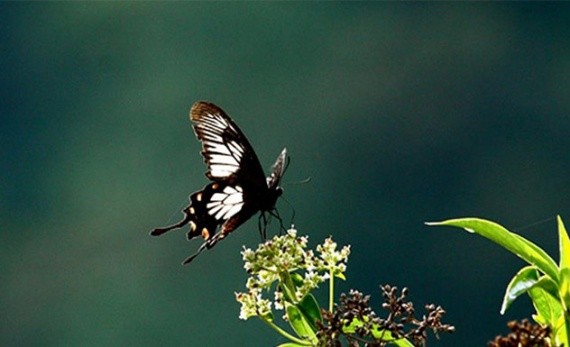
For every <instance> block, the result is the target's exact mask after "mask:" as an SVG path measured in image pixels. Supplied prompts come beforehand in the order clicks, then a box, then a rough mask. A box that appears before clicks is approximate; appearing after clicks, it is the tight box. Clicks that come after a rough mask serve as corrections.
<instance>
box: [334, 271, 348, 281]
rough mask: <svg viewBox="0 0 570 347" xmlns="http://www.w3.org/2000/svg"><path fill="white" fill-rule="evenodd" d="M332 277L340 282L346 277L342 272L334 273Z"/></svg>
mask: <svg viewBox="0 0 570 347" xmlns="http://www.w3.org/2000/svg"><path fill="white" fill-rule="evenodd" d="M334 277H336V278H340V279H341V280H343V281H346V277H345V276H344V274H343V273H342V272H339V273H336V274H335V275H334Z"/></svg>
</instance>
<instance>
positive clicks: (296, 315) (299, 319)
mask: <svg viewBox="0 0 570 347" xmlns="http://www.w3.org/2000/svg"><path fill="white" fill-rule="evenodd" d="M285 309H286V312H287V319H288V320H289V324H290V325H291V328H293V330H294V331H295V333H297V336H299V337H301V338H305V339H306V338H309V339H315V338H316V334H315V331H314V330H313V329H312V328H311V325H310V324H309V322H307V320H306V319H305V318H304V317H303V314H302V313H301V311H299V309H298V308H297V307H296V306H295V305H291V304H286V308H285Z"/></svg>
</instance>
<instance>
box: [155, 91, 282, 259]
mask: <svg viewBox="0 0 570 347" xmlns="http://www.w3.org/2000/svg"><path fill="white" fill-rule="evenodd" d="M190 120H191V121H192V123H193V128H194V132H195V134H196V137H197V138H198V140H200V142H201V143H202V152H201V153H202V156H203V157H204V161H205V163H206V165H207V166H208V171H206V177H208V179H209V180H210V181H211V182H210V183H209V184H208V185H206V186H205V187H204V188H203V189H202V190H200V191H197V192H195V193H193V194H192V195H191V196H190V205H189V206H188V207H186V208H185V209H184V210H183V211H182V212H183V213H184V218H183V219H182V220H181V221H180V222H178V223H176V224H174V225H171V226H168V227H164V228H156V229H154V230H152V231H151V232H150V234H151V235H153V236H158V235H162V234H164V233H165V232H167V231H169V230H173V229H178V228H181V227H183V226H185V225H187V224H189V225H190V231H189V232H188V234H187V238H188V240H191V239H193V238H196V237H198V236H201V237H202V238H203V239H204V240H205V241H204V243H203V244H202V245H201V246H200V248H198V251H197V252H196V253H195V254H193V255H192V256H190V257H188V258H186V260H184V261H183V262H182V264H188V263H190V262H191V261H192V260H193V259H194V258H195V257H196V256H198V254H200V253H201V252H202V251H203V250H205V249H210V248H212V247H214V246H215V245H216V243H218V242H219V241H220V240H222V239H224V238H225V237H226V236H227V235H228V234H229V233H231V232H232V231H234V230H235V229H237V228H238V227H239V226H240V225H241V224H243V223H244V222H245V221H247V220H248V219H250V218H251V217H252V216H253V215H255V214H256V213H257V212H261V214H260V217H259V218H260V219H259V225H260V231H261V224H262V223H265V225H267V216H266V213H268V214H269V215H270V216H271V215H272V216H277V217H278V214H277V213H276V209H275V204H276V202H277V198H279V196H281V194H282V193H283V189H282V188H281V187H280V186H279V183H280V181H281V177H283V174H284V173H285V169H286V167H287V163H288V161H287V158H288V157H287V149H286V148H283V150H282V151H281V153H280V154H279V156H278V157H277V160H276V161H275V164H274V165H273V167H272V169H271V174H270V175H269V176H268V177H265V174H264V173H263V169H262V167H261V164H260V162H259V159H258V158H257V155H256V154H255V152H254V150H253V148H252V147H251V145H250V144H249V141H248V140H247V138H246V137H245V135H244V134H243V133H242V132H241V130H240V129H239V128H238V126H237V125H236V124H235V123H234V121H233V120H232V119H231V118H230V117H229V116H228V115H227V114H226V113H225V112H224V111H223V110H222V109H221V108H219V107H218V106H216V105H214V104H212V103H208V102H204V101H199V102H196V103H195V104H194V105H192V108H191V110H190ZM218 228H219V230H218ZM264 228H265V226H264ZM217 230H218V231H217ZM262 235H263V236H265V230H263V232H262Z"/></svg>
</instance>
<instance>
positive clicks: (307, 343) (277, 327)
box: [259, 316, 312, 346]
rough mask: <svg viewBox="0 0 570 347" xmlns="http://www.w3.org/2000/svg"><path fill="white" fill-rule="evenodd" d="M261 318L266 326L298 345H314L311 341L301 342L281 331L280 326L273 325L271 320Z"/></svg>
mask: <svg viewBox="0 0 570 347" xmlns="http://www.w3.org/2000/svg"><path fill="white" fill-rule="evenodd" d="M259 318H261V320H262V321H264V322H265V324H267V325H269V326H270V327H271V328H273V330H275V331H277V332H278V333H279V334H281V335H283V336H284V337H286V338H288V339H289V340H291V341H293V342H295V343H297V344H300V345H303V346H312V344H311V343H310V342H309V341H305V340H301V339H299V338H297V337H295V336H293V335H291V334H289V333H288V332H286V331H285V330H283V329H281V328H280V327H279V326H277V325H276V324H275V323H273V322H272V321H270V320H269V319H267V318H265V317H263V316H259Z"/></svg>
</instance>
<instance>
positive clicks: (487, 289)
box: [0, 2, 570, 346]
mask: <svg viewBox="0 0 570 347" xmlns="http://www.w3.org/2000/svg"><path fill="white" fill-rule="evenodd" d="M0 23H2V24H1V28H2V30H1V31H0V45H1V48H2V53H1V56H0V59H1V60H0V70H1V72H2V73H1V84H2V88H1V93H2V94H1V95H2V97H1V105H2V108H1V113H2V123H3V124H2V126H1V128H0V129H1V134H0V143H1V148H2V155H1V156H0V172H1V173H0V175H1V181H0V228H1V233H0V247H1V252H0V261H1V281H0V310H1V312H2V317H1V318H0V319H1V320H2V323H1V325H0V329H1V330H0V345H2V346H16V345H17V346H25V345H45V346H79V345H81V346H126V345H138V346H146V345H148V346H156V345H180V346H183V345H184V346H274V345H277V344H278V343H280V342H283V340H282V339H281V338H279V336H277V335H275V334H273V332H272V331H270V330H269V329H268V328H267V327H266V326H264V325H263V324H262V323H260V322H258V321H256V320H251V321H248V322H243V321H240V320H238V313H239V305H238V304H237V303H236V302H235V300H234V292H235V291H240V290H243V288H244V282H245V279H246V275H245V272H244V271H243V269H242V262H241V257H240V254H239V251H240V250H241V247H242V245H247V246H249V247H254V246H255V245H256V244H257V243H258V242H259V234H258V232H257V220H256V219H255V218H254V219H252V220H251V221H250V222H248V223H247V224H245V225H244V226H242V227H241V228H240V229H239V230H238V232H236V233H234V234H232V235H231V237H229V238H228V239H226V240H224V242H223V243H220V244H219V245H218V246H217V247H216V248H214V249H213V250H211V251H209V252H206V253H205V254H203V255H202V256H201V257H199V258H198V259H197V260H196V261H195V262H194V263H193V264H192V265H191V266H189V267H182V266H180V262H181V261H182V260H183V259H184V258H185V257H186V256H188V255H190V254H191V253H192V252H193V251H194V250H195V249H196V247H198V245H199V244H200V241H194V242H187V241H186V240H185V235H184V234H185V231H184V232H183V231H178V232H172V233H170V234H167V235H165V236H163V237H161V238H151V237H150V236H148V231H149V230H150V229H152V228H154V227H158V226H164V225H167V224H168V223H169V222H174V221H177V220H178V219H179V218H180V217H181V215H180V213H179V211H180V209H181V208H182V207H183V206H184V204H185V202H186V201H187V197H188V195H189V194H190V193H192V192H193V191H195V190H198V189H200V188H201V187H202V186H203V185H205V184H206V183H207V180H206V178H205V177H204V175H203V173H204V171H205V166H204V164H203V162H202V158H201V157H200V155H199V149H200V144H199V143H198V141H197V140H196V139H195V137H194V134H193V132H192V129H191V126H190V122H189V121H188V110H189V108H190V106H191V105H192V103H193V102H195V101H197V100H208V101H211V102H214V103H216V104H218V105H219V106H221V107H222V108H223V109H225V110H226V112H228V113H229V114H230V115H231V116H232V117H233V118H234V119H235V120H236V122H237V123H238V124H239V125H240V127H241V128H242V130H243V131H244V132H245V133H246V135H247V136H248V137H249V139H250V142H251V143H252V144H253V146H254V147H255V149H256V151H257V153H258V156H259V157H260V160H261V161H262V163H263V165H264V167H265V168H266V169H269V167H270V166H271V164H272V163H273V161H274V159H275V157H276V156H277V154H278V153H279V151H280V150H281V148H282V147H283V146H287V148H288V150H289V153H290V155H291V158H292V163H291V165H290V167H289V170H288V171H287V174H286V176H285V178H284V181H285V197H286V198H287V200H288V201H290V202H291V204H292V205H293V206H294V208H295V210H296V218H295V224H296V226H297V228H298V229H299V232H300V233H303V234H308V235H310V240H311V242H312V243H311V244H312V245H314V244H316V243H317V242H322V240H323V239H324V238H325V237H326V236H328V235H333V237H334V239H335V240H336V241H338V242H339V244H351V245H352V251H353V254H352V255H351V258H350V260H349V266H348V273H347V276H348V281H347V282H346V283H343V284H342V285H341V288H340V289H341V290H344V291H347V290H348V289H349V288H357V289H359V290H361V291H363V292H365V293H370V294H373V296H374V298H375V299H373V304H375V305H379V304H380V301H379V299H380V298H379V291H378V285H379V284H383V283H390V284H393V285H397V286H400V287H403V286H407V287H409V288H410V291H411V296H410V297H411V299H412V300H414V302H415V304H416V306H417V307H418V308H419V307H421V306H423V304H425V303H429V302H435V303H437V304H440V305H442V306H443V307H444V308H446V309H447V311H448V314H447V316H446V318H445V322H450V323H453V324H455V326H456V328H457V332H456V333H455V334H453V335H449V336H448V335H445V336H443V338H442V339H441V340H440V341H439V342H438V341H434V340H433V339H432V341H431V342H432V343H430V345H434V346H458V345H462V346H484V345H485V344H486V342H487V341H488V340H490V339H492V338H493V337H494V336H495V335H496V334H499V333H503V332H505V331H506V326H505V323H506V322H507V321H508V320H510V319H514V318H518V319H520V318H523V317H530V314H531V312H532V307H531V305H530V304H529V302H528V300H527V299H526V298H523V299H522V300H520V301H517V302H515V304H514V306H513V308H512V310H511V311H509V312H508V313H507V315H506V316H500V315H499V308H500V303H501V300H502V296H503V290H504V287H505V285H506V284H507V282H508V281H509V279H510V277H511V276H512V275H513V274H514V273H515V272H516V271H517V270H518V269H519V268H520V267H521V266H522V265H523V262H522V261H521V260H519V259H518V258H516V257H515V256H513V255H511V254H509V253H507V252H506V251H503V250H502V249H500V248H499V247H497V246H495V245H493V244H491V243H490V242H487V241H486V240H482V239H479V238H477V237H475V236H472V235H468V234H467V233H464V232H461V231H458V230H454V229H443V228H428V227H426V226H424V225H423V222H424V221H433V220H441V219H446V218H452V217H460V216H481V217H486V218H489V219H492V220H495V221H498V222H500V223H502V224H503V225H505V226H507V227H509V228H511V229H516V230H520V232H521V233H522V234H523V235H524V236H526V237H528V238H530V239H532V240H534V241H536V242H537V243H539V244H540V245H542V246H543V247H544V248H545V249H547V250H548V251H549V252H551V254H552V255H553V256H554V257H555V258H556V259H558V253H557V247H556V240H557V235H556V226H555V221H554V220H553V217H554V216H555V215H556V214H561V215H562V217H563V218H564V217H565V218H566V219H567V221H569V222H570V185H569V184H568V174H569V172H570V156H568V148H569V146H570V137H569V136H568V133H569V132H570V117H569V116H568V115H569V112H570V97H569V91H570V25H569V24H568V23H570V5H568V4H555V3H540V4H538V3H519V4H515V3H469V4H459V3H435V4H431V3H430V4H428V3H226V2H217V3H193V2H192V3H184V2H168V3H135V2H126V3H2V4H0ZM308 176H310V177H312V181H311V183H309V184H304V185H295V184H292V183H293V182H295V181H299V180H302V179H304V178H306V177H308ZM278 206H279V207H280V211H281V213H282V214H283V215H284V216H286V220H288V218H289V217H290V216H291V208H290V207H289V206H288V205H287V204H286V203H284V202H283V201H281V202H279V204H278ZM273 226H275V224H273ZM276 231H277V229H276V228H274V229H273V232H276ZM325 291H326V290H325ZM323 297H324V295H323Z"/></svg>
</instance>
